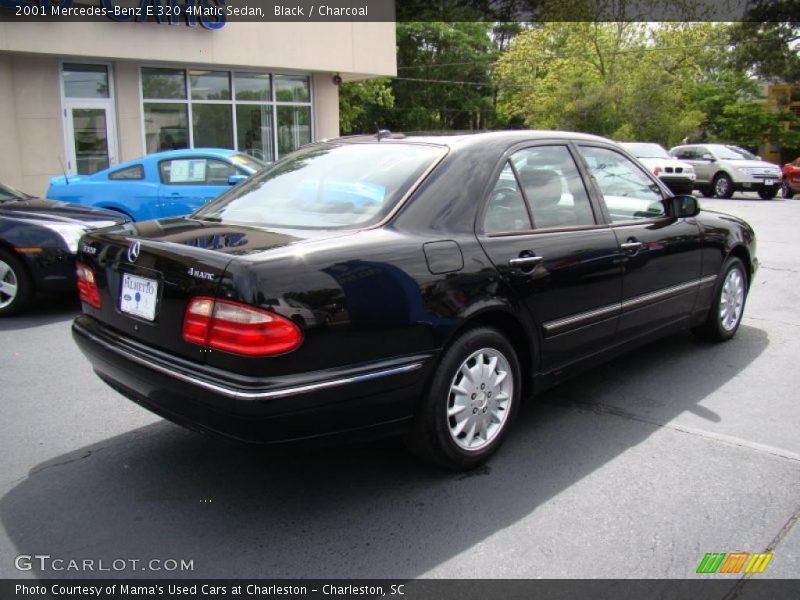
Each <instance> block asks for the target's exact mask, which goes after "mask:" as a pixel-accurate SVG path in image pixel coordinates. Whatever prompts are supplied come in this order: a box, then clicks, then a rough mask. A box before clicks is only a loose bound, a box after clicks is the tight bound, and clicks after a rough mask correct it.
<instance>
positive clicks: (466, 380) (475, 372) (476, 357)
mask: <svg viewBox="0 0 800 600" xmlns="http://www.w3.org/2000/svg"><path fill="white" fill-rule="evenodd" d="M513 396H514V376H513V373H512V370H511V366H510V365H509V362H508V360H507V359H506V357H505V356H503V354H502V353H500V352H499V351H498V350H496V349H493V348H481V349H480V350H477V351H476V352H473V353H472V354H471V355H470V356H469V357H468V358H467V359H466V360H465V361H464V362H463V363H462V364H461V366H460V367H459V368H458V371H457V372H456V374H455V376H454V377H453V380H452V383H451V384H450V394H449V397H448V402H447V423H448V429H449V431H450V436H451V437H452V439H453V441H454V442H455V443H456V444H457V445H458V446H459V447H460V448H462V449H463V450H468V451H477V450H481V449H483V448H485V447H486V446H487V445H489V444H490V443H491V442H492V440H493V439H494V438H495V437H496V436H497V435H498V434H499V433H500V432H501V431H502V430H503V426H504V425H505V422H506V420H507V419H508V415H509V411H510V408H511V403H512V402H513V401H514V397H513Z"/></svg>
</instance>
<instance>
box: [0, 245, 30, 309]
mask: <svg viewBox="0 0 800 600" xmlns="http://www.w3.org/2000/svg"><path fill="white" fill-rule="evenodd" d="M32 293H33V282H32V281H31V277H30V275H29V274H28V271H27V270H26V269H25V267H24V265H23V264H22V262H21V261H20V260H19V258H17V257H16V256H14V255H13V254H11V253H10V252H8V251H6V250H0V317H8V316H11V315H14V314H17V313H18V312H20V311H22V310H24V309H25V308H26V307H27V305H28V302H29V301H30V297H31V294H32Z"/></svg>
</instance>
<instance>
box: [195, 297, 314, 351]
mask: <svg viewBox="0 0 800 600" xmlns="http://www.w3.org/2000/svg"><path fill="white" fill-rule="evenodd" d="M183 339H184V340H186V341H187V342H189V343H191V344H200V345H202V346H209V347H210V348H216V349H217V350H224V351H226V352H232V353H233V354H242V355H245V356H270V355H274V354H283V353H284V352H289V351H291V350H294V349H295V348H297V347H298V346H299V345H300V344H301V343H302V341H303V332H302V331H300V328H299V327H298V326H297V325H295V324H294V323H293V322H292V321H290V320H289V319H286V318H284V317H282V316H280V315H277V314H275V313H272V312H267V311H266V310H262V309H260V308H255V307H253V306H248V305H247V304H241V303H239V302H231V301H230V300H215V299H214V298H207V297H202V296H199V297H196V298H192V299H191V301H190V302H189V305H188V306H187V307H186V313H185V314H184V317H183Z"/></svg>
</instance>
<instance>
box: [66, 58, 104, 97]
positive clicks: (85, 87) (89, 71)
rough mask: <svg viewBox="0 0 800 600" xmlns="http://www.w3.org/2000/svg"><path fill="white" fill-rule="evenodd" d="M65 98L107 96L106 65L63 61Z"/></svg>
mask: <svg viewBox="0 0 800 600" xmlns="http://www.w3.org/2000/svg"><path fill="white" fill-rule="evenodd" d="M63 73H64V75H63V77H64V97H65V98H108V97H109V94H108V67H106V66H105V65H82V64H74V63H64V67H63Z"/></svg>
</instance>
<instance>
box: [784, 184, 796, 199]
mask: <svg viewBox="0 0 800 600" xmlns="http://www.w3.org/2000/svg"><path fill="white" fill-rule="evenodd" d="M793 196H794V190H792V188H791V187H789V182H788V181H784V182H783V183H782V184H781V197H782V198H786V199H787V200H788V199H789V198H792V197H793Z"/></svg>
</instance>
